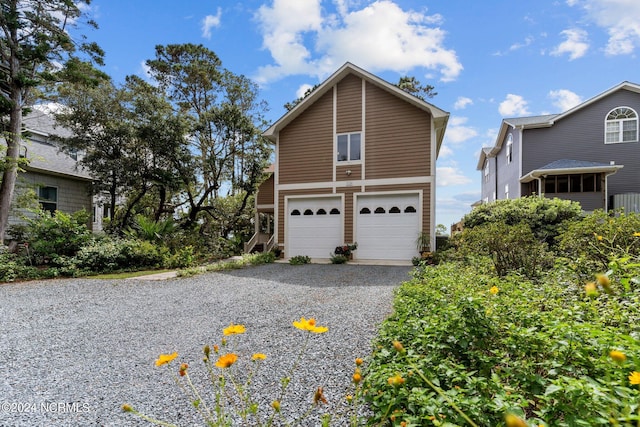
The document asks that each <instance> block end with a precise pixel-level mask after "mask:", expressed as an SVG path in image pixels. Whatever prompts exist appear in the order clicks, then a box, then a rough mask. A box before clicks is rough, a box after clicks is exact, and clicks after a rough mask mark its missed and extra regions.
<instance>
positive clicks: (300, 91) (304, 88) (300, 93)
mask: <svg viewBox="0 0 640 427" xmlns="http://www.w3.org/2000/svg"><path fill="white" fill-rule="evenodd" d="M312 87H313V86H311V85H310V84H308V83H305V84H303V85H300V87H299V88H298V90H297V91H296V98H302V97H303V96H304V94H305V93H306V92H307V91H308V90H309V89H311V88H312Z"/></svg>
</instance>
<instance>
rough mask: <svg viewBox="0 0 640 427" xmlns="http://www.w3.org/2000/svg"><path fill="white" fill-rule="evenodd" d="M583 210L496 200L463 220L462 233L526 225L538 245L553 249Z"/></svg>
mask: <svg viewBox="0 0 640 427" xmlns="http://www.w3.org/2000/svg"><path fill="white" fill-rule="evenodd" d="M581 215H582V210H581V208H580V204H579V203H578V202H572V201H570V200H561V199H558V198H554V199H549V198H546V197H538V196H529V197H520V198H517V199H504V200H496V201H495V202H491V203H484V204H482V205H479V206H477V207H475V208H474V209H473V210H472V211H471V212H470V213H468V214H467V215H465V217H464V218H463V222H464V227H465V229H471V228H475V227H478V226H481V225H485V224H506V225H518V224H521V223H524V224H527V225H528V226H529V228H530V229H531V232H532V233H533V235H534V236H535V237H536V239H538V240H540V241H544V242H546V243H547V244H548V245H549V246H551V247H553V246H554V245H555V238H556V236H558V235H559V234H560V233H561V232H562V231H564V228H565V227H566V223H567V222H571V221H574V220H578V219H579V218H580V217H581Z"/></svg>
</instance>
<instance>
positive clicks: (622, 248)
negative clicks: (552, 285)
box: [558, 210, 640, 277]
mask: <svg viewBox="0 0 640 427" xmlns="http://www.w3.org/2000/svg"><path fill="white" fill-rule="evenodd" d="M558 241H559V248H560V251H561V252H560V253H561V254H562V255H563V256H564V257H566V258H567V259H569V260H570V262H569V265H570V266H571V268H572V269H573V270H574V271H576V272H578V274H580V276H581V277H585V276H590V275H592V274H593V272H594V271H601V272H605V271H607V270H608V269H609V263H610V262H611V260H613V259H618V258H625V257H628V256H639V255H640V214H637V213H628V214H625V213H624V212H620V211H619V212H614V213H607V212H604V211H602V210H598V211H595V212H593V213H592V214H590V215H587V216H585V217H584V218H583V219H582V220H581V221H579V222H574V223H572V224H570V225H569V226H568V227H567V229H566V231H564V232H563V233H562V234H561V235H560V236H559V238H558Z"/></svg>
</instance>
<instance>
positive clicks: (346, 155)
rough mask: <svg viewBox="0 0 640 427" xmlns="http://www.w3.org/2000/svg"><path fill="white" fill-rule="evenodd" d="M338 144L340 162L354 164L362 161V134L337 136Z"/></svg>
mask: <svg viewBox="0 0 640 427" xmlns="http://www.w3.org/2000/svg"><path fill="white" fill-rule="evenodd" d="M336 143H337V152H338V161H339V162H354V161H359V160H360V151H361V143H362V136H361V134H360V132H358V133H345V134H341V135H337V137H336Z"/></svg>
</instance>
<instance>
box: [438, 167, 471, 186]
mask: <svg viewBox="0 0 640 427" xmlns="http://www.w3.org/2000/svg"><path fill="white" fill-rule="evenodd" d="M471 182H472V180H471V178H469V177H467V176H465V175H464V174H463V173H462V171H460V169H459V168H458V167H457V166H456V165H452V166H442V167H438V168H436V185H437V186H438V187H450V186H453V185H466V184H470V183H471Z"/></svg>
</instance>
